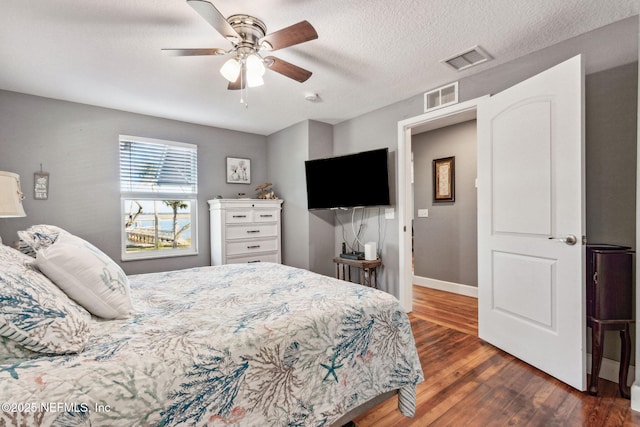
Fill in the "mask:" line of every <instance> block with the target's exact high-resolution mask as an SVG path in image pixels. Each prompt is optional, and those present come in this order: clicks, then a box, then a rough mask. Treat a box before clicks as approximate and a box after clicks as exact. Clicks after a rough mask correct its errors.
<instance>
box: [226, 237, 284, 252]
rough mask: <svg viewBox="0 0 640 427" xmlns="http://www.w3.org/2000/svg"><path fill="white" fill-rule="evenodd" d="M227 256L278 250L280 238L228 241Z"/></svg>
mask: <svg viewBox="0 0 640 427" xmlns="http://www.w3.org/2000/svg"><path fill="white" fill-rule="evenodd" d="M226 247H227V256H234V255H244V254H250V253H252V252H266V251H277V250H278V239H277V238H273V239H262V240H243V241H237V242H230V241H228V242H227V243H226Z"/></svg>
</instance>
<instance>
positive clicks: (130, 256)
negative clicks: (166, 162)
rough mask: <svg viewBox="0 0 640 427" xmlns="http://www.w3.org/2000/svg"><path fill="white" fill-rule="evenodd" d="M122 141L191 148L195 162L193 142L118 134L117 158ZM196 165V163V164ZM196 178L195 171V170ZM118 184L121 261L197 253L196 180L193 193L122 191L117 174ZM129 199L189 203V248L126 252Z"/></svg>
mask: <svg viewBox="0 0 640 427" xmlns="http://www.w3.org/2000/svg"><path fill="white" fill-rule="evenodd" d="M122 141H132V142H143V143H144V142H147V143H153V144H163V145H170V146H177V147H186V148H193V149H195V150H196V163H197V148H198V146H197V145H195V144H188V143H183V142H176V141H168V140H161V139H153V138H144V137H138V136H130V135H119V138H118V159H119V160H120V144H121V143H122ZM196 167H197V165H196ZM196 180H197V171H196ZM118 181H119V185H120V250H121V255H120V256H121V259H122V261H136V260H145V259H157V258H173V257H179V256H191V255H197V254H198V190H197V182H196V191H195V193H175V192H173V193H172V192H158V193H149V192H136V191H124V190H123V189H122V183H121V181H120V176H119V179H118ZM129 200H138V201H154V200H156V201H163V200H185V201H188V202H189V203H190V213H191V226H190V230H191V231H190V232H191V247H190V248H176V249H173V248H164V249H157V250H150V251H142V252H127V231H126V229H125V223H126V219H125V216H126V210H125V209H127V207H126V206H125V203H126V202H127V201H129Z"/></svg>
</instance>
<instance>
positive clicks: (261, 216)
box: [260, 215, 273, 218]
mask: <svg viewBox="0 0 640 427" xmlns="http://www.w3.org/2000/svg"><path fill="white" fill-rule="evenodd" d="M260 218H273V215H260Z"/></svg>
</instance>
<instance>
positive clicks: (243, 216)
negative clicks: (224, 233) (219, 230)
mask: <svg viewBox="0 0 640 427" xmlns="http://www.w3.org/2000/svg"><path fill="white" fill-rule="evenodd" d="M233 217H234V218H246V217H247V216H246V215H234V216H233Z"/></svg>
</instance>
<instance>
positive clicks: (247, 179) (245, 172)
mask: <svg viewBox="0 0 640 427" xmlns="http://www.w3.org/2000/svg"><path fill="white" fill-rule="evenodd" d="M227 183H228V184H251V160H249V159H240V158H237V157H227Z"/></svg>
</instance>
